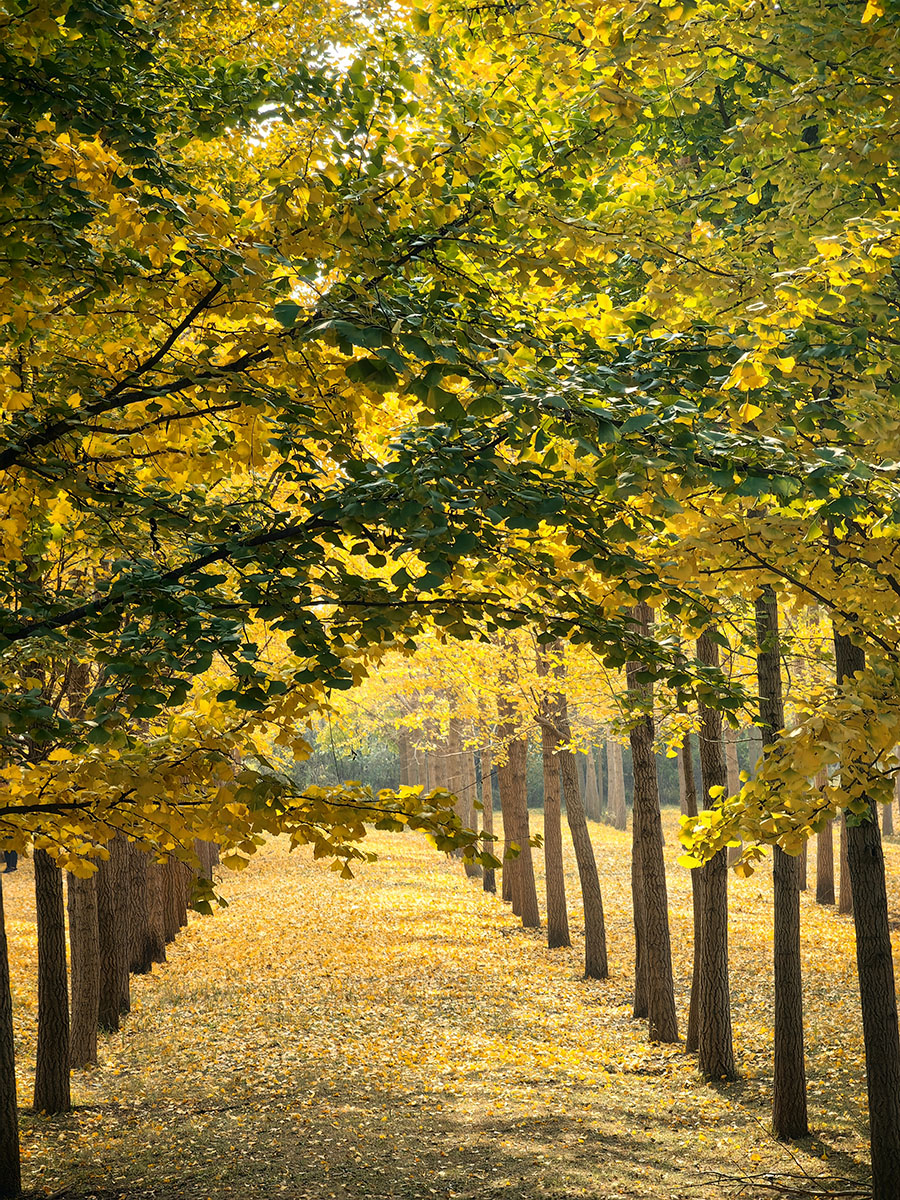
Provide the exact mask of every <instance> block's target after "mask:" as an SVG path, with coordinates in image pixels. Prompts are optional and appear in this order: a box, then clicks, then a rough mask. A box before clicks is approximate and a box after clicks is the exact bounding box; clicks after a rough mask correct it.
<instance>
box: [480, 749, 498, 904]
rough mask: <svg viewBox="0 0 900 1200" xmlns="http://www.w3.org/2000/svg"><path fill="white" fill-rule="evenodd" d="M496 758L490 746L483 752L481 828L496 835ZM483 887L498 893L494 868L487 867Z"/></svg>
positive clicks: (489, 844) (491, 848) (487, 890)
mask: <svg viewBox="0 0 900 1200" xmlns="http://www.w3.org/2000/svg"><path fill="white" fill-rule="evenodd" d="M493 771H494V758H493V755H492V754H491V750H490V747H489V746H485V747H484V748H483V749H482V751H481V809H482V812H481V827H482V829H483V830H484V832H485V833H488V834H490V835H491V836H492V837H493V834H494V781H493ZM488 849H489V850H492V852H493V842H488ZM482 887H483V888H484V890H485V891H486V892H496V891H497V879H496V873H495V871H494V868H493V867H485V868H484V875H483V876H482Z"/></svg>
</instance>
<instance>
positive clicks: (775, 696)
mask: <svg viewBox="0 0 900 1200" xmlns="http://www.w3.org/2000/svg"><path fill="white" fill-rule="evenodd" d="M755 616H756V645H757V656H756V666H757V679H758V684H759V720H760V731H761V733H762V741H763V746H768V745H771V743H772V742H774V741H775V740H776V738H777V737H778V734H779V732H780V731H781V730H782V729H783V728H784V700H783V697H782V690H781V644H780V640H779V636H778V601H777V598H776V595H775V589H774V588H773V587H772V586H771V585H770V584H766V585H765V586H764V587H763V588H762V590H761V592H760V594H759V596H757V598H756V601H755ZM799 865H800V864H799V861H798V859H797V858H796V857H794V856H792V855H790V854H785V852H784V851H783V850H782V849H781V847H780V846H775V847H773V863H772V881H773V887H774V910H775V926H774V954H775V1060H774V1068H773V1077H772V1130H773V1132H774V1134H775V1136H776V1137H778V1138H799V1137H805V1136H806V1135H807V1134H808V1133H809V1125H808V1121H807V1113H806V1063H805V1060H804V1050H803V979H802V972H801V963H800V870H799Z"/></svg>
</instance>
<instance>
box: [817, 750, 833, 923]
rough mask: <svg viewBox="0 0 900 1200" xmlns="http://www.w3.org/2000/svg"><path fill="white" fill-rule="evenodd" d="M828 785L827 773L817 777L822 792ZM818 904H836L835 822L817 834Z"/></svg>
mask: <svg viewBox="0 0 900 1200" xmlns="http://www.w3.org/2000/svg"><path fill="white" fill-rule="evenodd" d="M827 783H828V776H827V774H826V773H825V771H820V772H819V774H818V775H817V776H816V787H818V788H819V790H820V791H821V790H822V789H823V788H824V787H825V785H826V784H827ZM816 903H817V904H834V822H833V821H827V822H826V823H825V827H824V829H821V830H820V831H819V832H818V833H817V834H816Z"/></svg>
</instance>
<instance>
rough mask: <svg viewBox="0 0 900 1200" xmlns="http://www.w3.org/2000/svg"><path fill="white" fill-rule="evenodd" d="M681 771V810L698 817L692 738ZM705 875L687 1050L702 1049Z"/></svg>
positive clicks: (696, 911)
mask: <svg viewBox="0 0 900 1200" xmlns="http://www.w3.org/2000/svg"><path fill="white" fill-rule="evenodd" d="M678 762H679V766H680V768H681V773H680V791H681V797H682V800H681V809H682V812H683V813H684V815H685V816H686V817H696V815H697V784H696V782H695V780H694V751H693V747H692V746H691V735H690V734H687V736H686V737H685V739H684V745H683V746H682V747H681V750H680V751H679V755H678ZM702 887H703V875H702V872H701V868H700V867H692V868H691V907H692V909H693V918H694V920H693V924H694V965H693V970H692V972H691V1002H690V1007H689V1009H688V1023H687V1036H686V1037H685V1049H687V1050H691V1051H693V1050H699V1049H700V937H701V932H702V930H701V921H702V915H703V900H702Z"/></svg>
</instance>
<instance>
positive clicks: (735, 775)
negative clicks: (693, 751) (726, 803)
mask: <svg viewBox="0 0 900 1200" xmlns="http://www.w3.org/2000/svg"><path fill="white" fill-rule="evenodd" d="M724 731H725V769H726V772H727V775H728V785H727V786H728V795H729V796H736V795H737V794H738V792H739V791H740V790H741V768H740V763H739V762H738V742H739V741H740V739H741V731H740V730H739V729H735V728H733V727H732V726H731V725H725V727H724ZM740 857H741V848H740V846H729V847H728V865H729V867H732V866H734V864H735V863H736V862H737V860H738V859H739V858H740Z"/></svg>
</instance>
